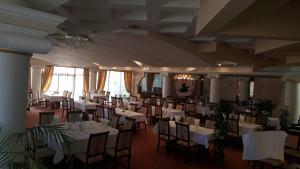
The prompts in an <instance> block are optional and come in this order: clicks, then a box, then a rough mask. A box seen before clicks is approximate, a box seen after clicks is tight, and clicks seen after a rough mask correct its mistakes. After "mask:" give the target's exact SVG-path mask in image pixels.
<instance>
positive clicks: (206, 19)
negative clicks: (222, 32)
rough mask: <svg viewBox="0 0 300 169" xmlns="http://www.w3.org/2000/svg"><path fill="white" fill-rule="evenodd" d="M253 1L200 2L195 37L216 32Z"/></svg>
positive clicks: (209, 0)
mask: <svg viewBox="0 0 300 169" xmlns="http://www.w3.org/2000/svg"><path fill="white" fill-rule="evenodd" d="M254 2H255V0H246V1H245V0H244V1H241V0H213V1H212V0H202V1H201V5H200V9H199V10H198V14H197V22H196V35H198V34H200V35H208V34H213V33H215V32H217V31H218V30H219V29H221V28H222V27H223V26H225V24H227V23H228V22H229V21H231V20H232V19H233V18H234V17H236V16H237V15H238V14H240V13H241V12H242V11H243V10H245V9H246V8H247V7H249V6H250V5H251V4H252V3H254Z"/></svg>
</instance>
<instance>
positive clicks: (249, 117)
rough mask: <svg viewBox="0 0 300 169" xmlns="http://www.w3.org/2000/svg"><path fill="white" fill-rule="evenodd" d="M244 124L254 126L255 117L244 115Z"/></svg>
mask: <svg viewBox="0 0 300 169" xmlns="http://www.w3.org/2000/svg"><path fill="white" fill-rule="evenodd" d="M245 122H246V123H251V124H256V116H253V115H246V117H245Z"/></svg>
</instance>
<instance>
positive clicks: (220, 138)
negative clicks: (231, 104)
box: [214, 104, 227, 165]
mask: <svg viewBox="0 0 300 169" xmlns="http://www.w3.org/2000/svg"><path fill="white" fill-rule="evenodd" d="M225 107H226V106H222V104H219V105H217V106H216V108H215V109H214V111H215V132H214V140H215V153H216V163H217V164H218V165H223V164H224V158H225V155H224V139H225V137H226V135H227V123H226V114H225V111H224V110H225V109H226V108H225Z"/></svg>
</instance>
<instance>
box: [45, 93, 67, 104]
mask: <svg viewBox="0 0 300 169" xmlns="http://www.w3.org/2000/svg"><path fill="white" fill-rule="evenodd" d="M62 97H63V96H62V95H47V94H45V95H44V98H45V99H47V100H49V101H50V102H60V101H62Z"/></svg>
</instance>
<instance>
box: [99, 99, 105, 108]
mask: <svg viewBox="0 0 300 169" xmlns="http://www.w3.org/2000/svg"><path fill="white" fill-rule="evenodd" d="M98 101H99V103H98V104H99V105H100V106H104V101H105V100H104V98H99V99H98Z"/></svg>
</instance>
